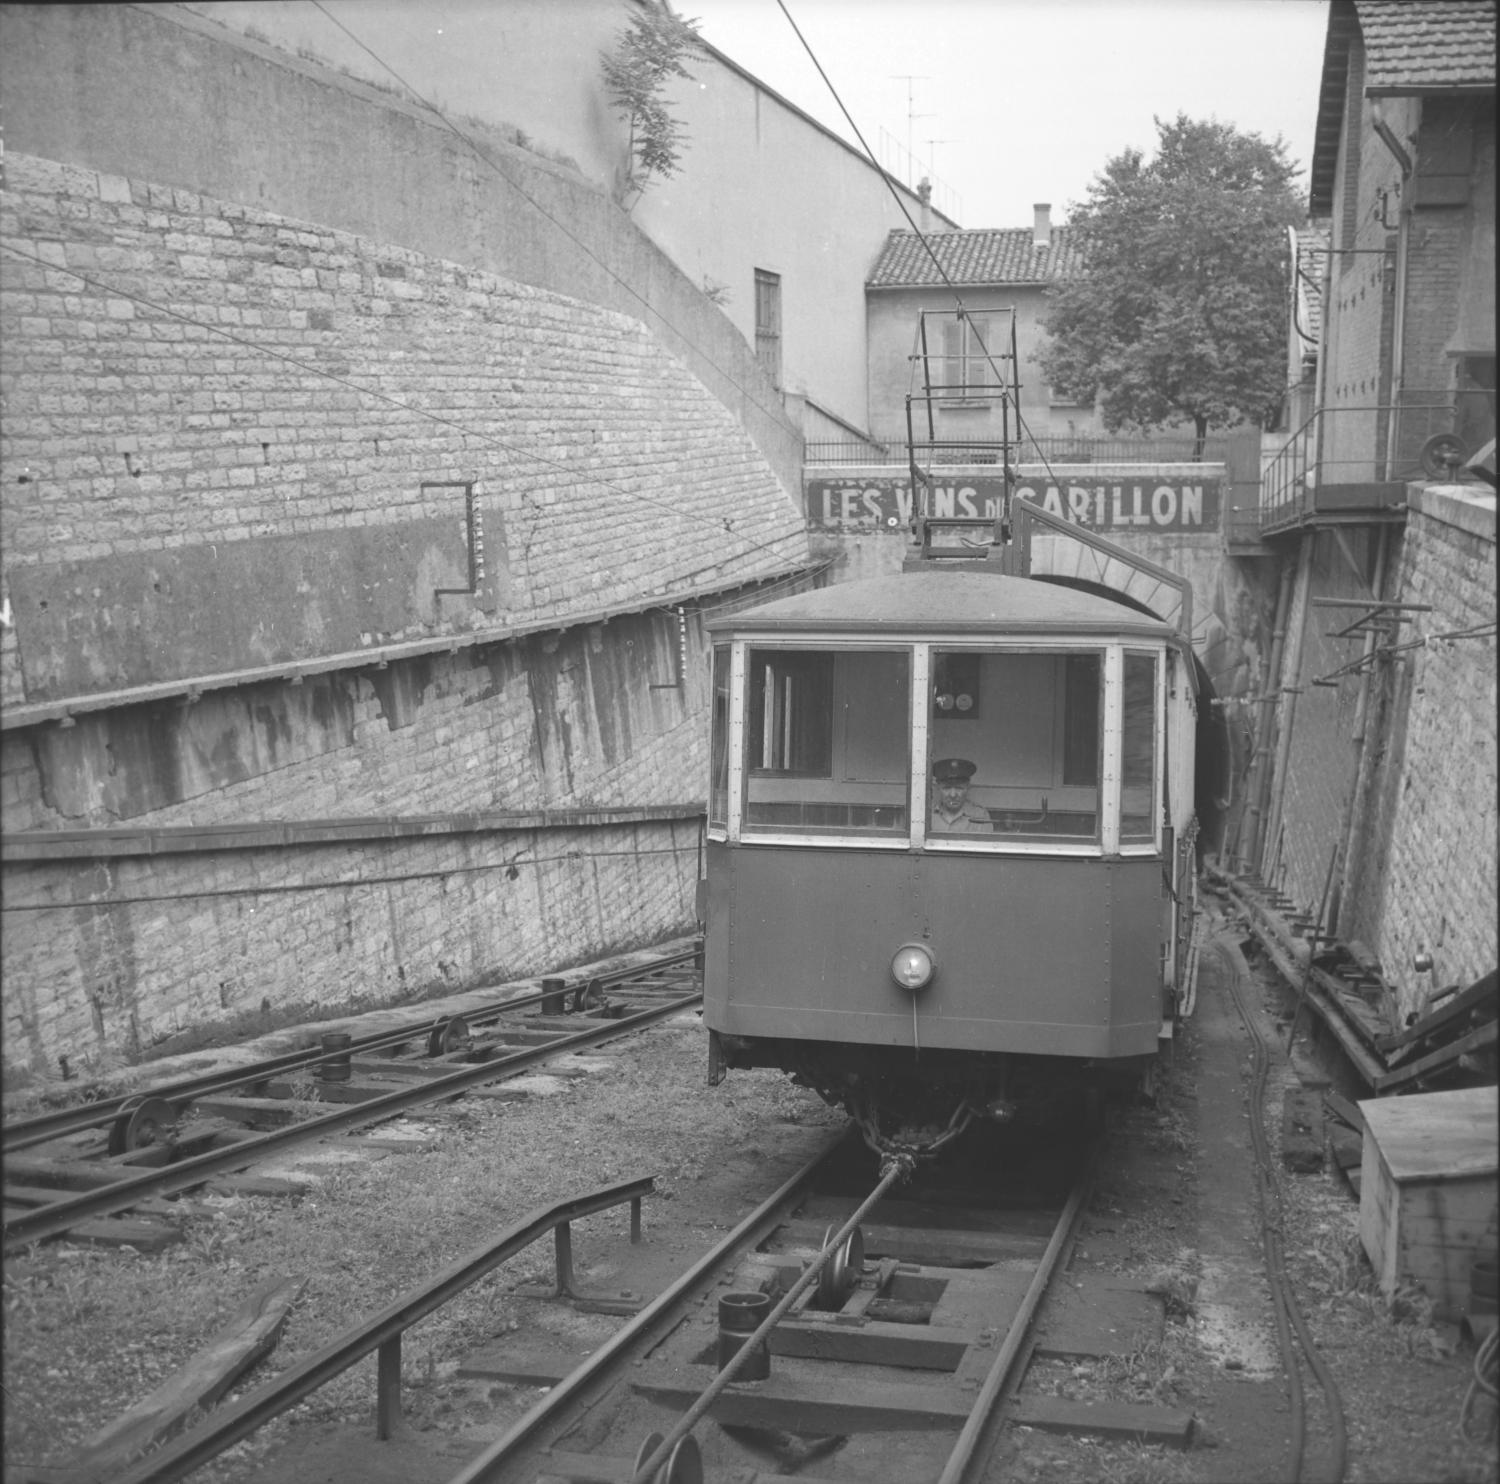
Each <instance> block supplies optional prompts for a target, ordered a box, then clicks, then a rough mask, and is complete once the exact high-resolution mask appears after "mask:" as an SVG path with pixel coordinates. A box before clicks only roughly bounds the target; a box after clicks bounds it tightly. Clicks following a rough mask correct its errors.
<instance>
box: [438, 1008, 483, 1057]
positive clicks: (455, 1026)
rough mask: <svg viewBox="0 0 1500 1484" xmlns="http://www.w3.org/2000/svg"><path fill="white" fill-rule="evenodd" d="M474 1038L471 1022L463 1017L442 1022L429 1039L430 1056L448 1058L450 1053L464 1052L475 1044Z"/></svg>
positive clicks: (456, 1016)
mask: <svg viewBox="0 0 1500 1484" xmlns="http://www.w3.org/2000/svg"><path fill="white" fill-rule="evenodd" d="M473 1041H474V1037H473V1035H472V1034H471V1032H470V1030H469V1022H468V1021H467V1020H465V1019H464V1018H463V1016H462V1015H452V1016H449V1018H448V1019H447V1020H440V1021H439V1022H438V1023H437V1024H436V1025H435V1026H433V1028H432V1033H431V1034H430V1035H429V1036H428V1037H427V1054H428V1056H446V1055H447V1054H448V1053H449V1052H450V1051H462V1050H464V1049H465V1048H466V1047H468V1046H470V1045H472V1044H473Z"/></svg>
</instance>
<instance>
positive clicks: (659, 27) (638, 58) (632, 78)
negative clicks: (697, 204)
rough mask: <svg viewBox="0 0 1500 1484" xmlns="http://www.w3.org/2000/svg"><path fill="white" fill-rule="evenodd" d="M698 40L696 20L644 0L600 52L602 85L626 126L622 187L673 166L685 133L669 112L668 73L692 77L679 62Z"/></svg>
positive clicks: (643, 182) (640, 184)
mask: <svg viewBox="0 0 1500 1484" xmlns="http://www.w3.org/2000/svg"><path fill="white" fill-rule="evenodd" d="M697 44H698V22H697V21H696V20H684V19H683V18H682V17H680V16H678V15H675V14H674V13H673V12H672V10H671V9H670V8H669V7H668V6H667V5H666V4H665V3H664V0H646V3H644V4H642V5H640V6H638V7H637V8H636V10H635V14H634V15H633V16H632V17H631V20H630V24H629V25H628V26H627V27H626V28H625V29H624V30H623V31H621V32H620V33H619V36H618V38H617V40H616V43H615V49H614V51H612V52H609V53H607V54H606V55H604V56H603V57H601V59H600V62H601V66H602V68H603V72H604V90H605V92H606V93H608V94H609V98H610V102H611V103H612V104H613V105H614V109H615V112H616V113H618V114H619V115H620V116H621V117H622V118H623V119H624V120H625V122H626V124H627V125H628V126H629V129H630V137H629V142H628V150H629V160H630V164H629V166H628V167H627V171H626V177H625V185H626V189H627V190H634V191H643V190H645V188H646V187H647V185H649V184H650V181H651V177H652V176H663V177H665V176H671V175H675V174H676V173H677V170H678V164H679V161H680V159H681V157H682V150H683V147H684V145H686V143H687V133H686V131H685V130H684V128H683V124H682V120H681V119H678V118H674V117H673V116H672V114H671V113H670V112H669V111H668V108H667V102H666V99H665V97H664V90H665V89H666V87H667V86H668V85H669V84H670V83H671V81H672V79H673V78H677V77H681V78H689V79H690V78H691V77H692V75H693V74H692V73H691V72H689V71H688V70H687V68H686V67H685V66H684V65H683V58H684V57H686V56H688V55H690V54H691V53H692V52H693V50H694V49H695V48H696V47H697Z"/></svg>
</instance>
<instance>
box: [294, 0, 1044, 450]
mask: <svg viewBox="0 0 1500 1484" xmlns="http://www.w3.org/2000/svg"><path fill="white" fill-rule="evenodd" d="M313 3H314V4H317V3H318V0H313ZM776 4H777V5H778V6H779V7H780V10H781V13H782V15H784V16H785V17H786V19H787V24H788V25H789V26H790V27H791V28H792V30H793V31H794V32H795V33H796V36H797V40H798V41H800V42H801V43H802V49H803V50H804V51H805V52H806V53H807V55H808V59H809V60H810V61H811V62H812V64H813V66H814V67H816V68H817V70H818V76H819V77H821V78H822V79H823V82H824V84H825V85H826V86H827V88H828V91H829V92H830V93H831V94H832V95H833V101H834V102H835V103H837V104H838V106H839V112H840V113H842V114H843V115H844V118H845V119H846V120H847V121H848V124H849V127H850V128H851V129H852V130H853V131H854V137H855V138H856V139H858V140H859V144H860V148H861V149H863V150H864V152H865V155H866V157H867V158H868V159H869V161H870V164H871V165H873V166H874V167H875V171H876V173H877V174H878V175H879V176H880V178H881V180H883V181H884V182H885V187H886V189H887V190H888V191H889V192H890V193H891V198H892V200H894V201H895V203H896V205H897V207H898V208H899V209H900V211H901V215H902V216H904V217H905V218H906V221H907V224H908V225H909V226H910V227H911V229H912V231H913V232H914V233H915V234H916V238H917V241H918V242H919V243H920V244H921V245H922V249H923V251H924V252H925V253H926V254H927V256H928V257H929V258H931V259H932V266H933V267H934V268H936V269H937V273H938V277H939V278H941V279H942V280H943V284H944V286H945V287H946V288H947V290H948V292H949V293H950V294H952V295H953V302H954V304H956V305H957V306H958V313H959V317H960V318H961V319H963V320H965V321H967V323H968V325H969V328H970V330H971V331H972V333H973V335H974V338H975V340H976V341H978V343H979V349H980V351H981V353H982V354H983V356H984V359H985V361H986V363H987V364H988V365H989V368H990V370H991V371H992V372H993V373H994V375H995V379H996V381H997V382H999V384H1000V385H1001V386H1004V384H1005V378H1004V377H1003V376H1001V374H1000V368H999V367H998V366H996V365H995V361H994V357H993V356H992V355H991V354H990V351H989V347H988V346H987V345H986V344H985V343H984V336H983V334H982V333H981V332H980V330H979V328H978V327H977V325H975V323H974V319H973V316H972V314H971V313H970V311H969V309H968V307H967V306H966V305H965V304H964V301H963V296H962V295H961V294H960V293H959V291H958V286H957V284H955V283H954V282H953V280H952V279H951V278H950V277H949V276H948V270H947V269H946V268H945V267H944V266H943V263H942V259H941V258H939V257H938V255H937V252H936V250H935V249H934V248H933V245H932V243H931V242H929V241H928V239H927V234H926V233H925V232H923V230H922V229H921V227H919V226H918V225H917V223H916V220H915V218H914V217H913V216H912V214H911V212H910V211H908V210H907V209H906V202H905V201H903V200H902V199H901V193H900V192H899V191H898V190H897V189H896V187H895V185H894V184H893V183H892V180H891V175H890V172H889V171H888V170H886V169H885V168H884V167H883V166H882V165H881V164H880V162H879V160H877V159H876V158H875V152H874V150H872V149H871V148H870V146H869V143H868V141H867V140H866V139H865V136H864V135H863V134H862V133H861V132H860V127H859V125H858V124H856V123H855V122H854V116H853V115H852V114H851V113H850V112H849V110H848V108H847V107H846V106H845V104H844V100H843V98H841V97H840V96H839V90H838V89H837V88H836V87H834V85H833V80H832V79H831V78H830V77H829V76H828V73H827V72H826V71H825V70H824V68H823V64H822V63H821V62H820V61H819V60H818V56H817V53H816V52H814V51H813V49H812V45H811V43H810V42H809V41H808V39H807V38H806V37H805V36H804V35H803V34H802V28H801V27H800V26H798V24H797V22H796V21H795V20H794V19H793V18H792V13H791V11H789V10H788V9H787V7H786V0H776ZM1013 405H1014V408H1015V414H1016V425H1017V428H1018V430H1024V431H1025V433H1026V436H1027V437H1028V438H1030V439H1031V444H1032V447H1033V448H1035V449H1036V451H1037V455H1038V457H1039V458H1040V459H1041V461H1042V465H1043V467H1044V468H1045V469H1046V470H1047V474H1048V477H1049V478H1053V479H1055V478H1056V477H1057V476H1056V475H1055V474H1053V472H1052V465H1051V464H1050V463H1049V462H1048V460H1047V456H1046V454H1044V453H1043V452H1042V451H1041V448H1040V446H1039V445H1038V444H1037V441H1036V437H1035V435H1034V434H1033V433H1032V432H1031V430H1030V429H1029V428H1027V427H1026V424H1025V420H1024V419H1023V418H1022V416H1021V404H1020V398H1019V397H1017V398H1015V399H1013Z"/></svg>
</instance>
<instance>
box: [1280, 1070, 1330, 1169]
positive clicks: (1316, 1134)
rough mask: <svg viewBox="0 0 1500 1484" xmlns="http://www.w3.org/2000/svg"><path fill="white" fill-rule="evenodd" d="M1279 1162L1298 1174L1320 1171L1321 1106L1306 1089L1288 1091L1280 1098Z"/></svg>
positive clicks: (1321, 1158) (1319, 1101) (1314, 1093)
mask: <svg viewBox="0 0 1500 1484" xmlns="http://www.w3.org/2000/svg"><path fill="white" fill-rule="evenodd" d="M1281 1162H1282V1164H1284V1165H1285V1166H1286V1167H1287V1169H1289V1170H1294V1171H1296V1172H1297V1173H1298V1174H1308V1173H1311V1172H1312V1171H1315V1170H1321V1169H1322V1168H1323V1105H1322V1100H1321V1099H1320V1098H1319V1096H1318V1094H1317V1093H1316V1092H1313V1091H1310V1090H1308V1089H1307V1088H1301V1087H1298V1088H1290V1089H1288V1091H1287V1092H1286V1094H1285V1096H1284V1097H1283V1098H1282V1104H1281Z"/></svg>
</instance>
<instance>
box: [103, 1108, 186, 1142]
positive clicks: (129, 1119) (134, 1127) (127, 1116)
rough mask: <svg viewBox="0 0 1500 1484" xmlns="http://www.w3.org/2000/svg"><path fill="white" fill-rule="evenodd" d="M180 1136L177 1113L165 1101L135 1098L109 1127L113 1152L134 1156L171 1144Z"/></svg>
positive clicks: (122, 1109)
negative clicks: (155, 1146) (160, 1145)
mask: <svg viewBox="0 0 1500 1484" xmlns="http://www.w3.org/2000/svg"><path fill="white" fill-rule="evenodd" d="M176 1132H177V1109H176V1108H175V1107H174V1106H173V1105H172V1104H171V1103H169V1102H168V1101H167V1100H166V1099H165V1098H152V1097H142V1098H132V1099H131V1100H130V1101H129V1102H128V1103H125V1104H124V1105H123V1106H122V1107H121V1109H120V1111H119V1112H118V1113H117V1114H116V1115H115V1121H114V1122H113V1123H112V1124H110V1126H109V1152H110V1153H111V1154H130V1153H131V1152H132V1151H134V1150H136V1149H145V1148H148V1147H149V1146H150V1145H152V1144H167V1143H170V1142H171V1141H172V1139H173V1137H174V1136H175V1134H176Z"/></svg>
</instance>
